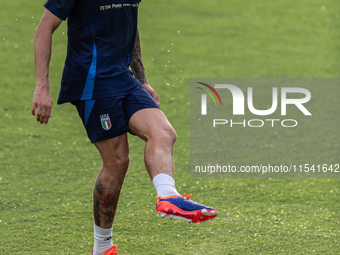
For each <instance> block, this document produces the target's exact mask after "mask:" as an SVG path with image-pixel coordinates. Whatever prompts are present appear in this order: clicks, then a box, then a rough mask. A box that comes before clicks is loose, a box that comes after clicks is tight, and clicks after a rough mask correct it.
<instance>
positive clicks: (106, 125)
mask: <svg viewBox="0 0 340 255" xmlns="http://www.w3.org/2000/svg"><path fill="white" fill-rule="evenodd" d="M100 122H101V123H102V127H103V129H104V130H109V129H110V128H111V127H112V124H111V119H110V116H109V115H108V114H104V115H101V116H100Z"/></svg>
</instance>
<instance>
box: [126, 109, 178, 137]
mask: <svg viewBox="0 0 340 255" xmlns="http://www.w3.org/2000/svg"><path fill="white" fill-rule="evenodd" d="M129 130H130V133H132V134H135V135H138V136H139V137H140V138H142V139H144V140H146V141H147V140H148V139H150V138H157V139H168V140H170V141H172V142H175V140H176V137H177V136H176V132H175V130H174V129H173V127H172V126H171V124H170V122H169V121H168V119H167V118H166V116H165V114H164V113H163V111H162V110H160V109H158V108H146V109H142V110H139V111H137V112H136V113H134V114H133V115H132V117H131V118H130V121H129Z"/></svg>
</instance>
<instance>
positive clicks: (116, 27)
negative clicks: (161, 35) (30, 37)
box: [44, 0, 141, 104]
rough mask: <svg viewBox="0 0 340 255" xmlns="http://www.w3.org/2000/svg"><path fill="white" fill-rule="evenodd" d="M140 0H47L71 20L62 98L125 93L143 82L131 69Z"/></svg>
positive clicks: (48, 5) (54, 10)
mask: <svg viewBox="0 0 340 255" xmlns="http://www.w3.org/2000/svg"><path fill="white" fill-rule="evenodd" d="M140 1H141V0H48V1H47V2H46V3H45V5H44V6H45V7H46V8H47V9H48V10H49V11H50V12H52V13H53V14H54V15H56V16H57V17H58V18H60V19H62V20H66V19H68V20H67V25H68V31H67V34H68V45H67V57H66V60H65V67H64V72H63V77H62V80H61V89H60V94H59V99H58V104H62V103H65V102H72V101H77V100H96V99H99V98H106V97H112V96H121V95H125V94H127V93H128V92H130V91H132V90H133V89H135V88H137V87H138V86H140V85H141V83H140V82H139V81H137V80H136V79H135V78H134V77H133V76H132V72H131V70H130V69H129V64H130V62H131V59H132V48H133V44H134V41H135V37H136V31H137V12H138V4H139V2H140Z"/></svg>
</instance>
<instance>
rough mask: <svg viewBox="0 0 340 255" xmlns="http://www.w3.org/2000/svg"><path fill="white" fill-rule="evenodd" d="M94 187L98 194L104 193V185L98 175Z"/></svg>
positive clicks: (102, 194)
mask: <svg viewBox="0 0 340 255" xmlns="http://www.w3.org/2000/svg"><path fill="white" fill-rule="evenodd" d="M95 189H96V190H97V192H98V194H99V195H100V196H104V193H105V187H104V185H103V184H102V182H101V180H100V177H99V176H98V178H97V180H96V184H95Z"/></svg>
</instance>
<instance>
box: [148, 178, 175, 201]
mask: <svg viewBox="0 0 340 255" xmlns="http://www.w3.org/2000/svg"><path fill="white" fill-rule="evenodd" d="M152 183H153V185H154V186H155V189H156V191H157V196H158V197H159V196H161V197H169V196H173V195H179V193H178V192H177V190H176V187H175V180H174V179H173V178H172V177H171V176H170V175H167V174H157V175H156V176H155V177H154V178H153V180H152Z"/></svg>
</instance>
